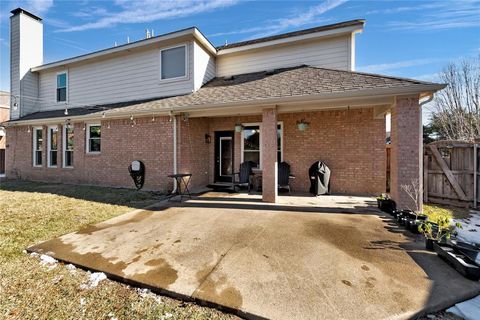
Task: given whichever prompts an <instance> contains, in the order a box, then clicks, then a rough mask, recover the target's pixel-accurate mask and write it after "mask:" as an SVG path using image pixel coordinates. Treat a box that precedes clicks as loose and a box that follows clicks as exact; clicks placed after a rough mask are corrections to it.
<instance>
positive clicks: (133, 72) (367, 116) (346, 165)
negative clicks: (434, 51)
mask: <svg viewBox="0 0 480 320" xmlns="http://www.w3.org/2000/svg"><path fill="white" fill-rule="evenodd" d="M12 14H13V15H12V16H11V44H10V50H11V62H12V65H11V70H12V71H11V76H12V78H11V93H12V95H13V96H15V97H18V99H17V101H18V102H19V105H18V108H16V110H12V113H11V120H10V122H9V123H8V128H7V132H8V136H9V147H8V148H7V177H12V178H14V177H20V178H22V179H33V180H43V181H62V182H69V183H83V184H95V185H106V186H118V187H132V186H133V183H132V181H131V178H130V176H129V174H128V171H127V167H128V165H129V164H130V163H131V161H133V160H141V161H143V162H144V163H145V166H146V180H145V188H147V189H156V190H167V189H168V188H171V185H172V182H171V181H170V179H168V178H167V175H168V174H172V173H174V172H191V173H192V174H193V177H192V179H191V183H192V186H193V187H200V186H205V185H207V184H209V183H213V182H221V181H229V179H230V174H231V173H232V172H233V171H238V167H239V165H240V163H241V162H243V161H245V160H252V161H255V162H256V163H258V166H259V167H260V168H261V170H262V173H263V175H262V176H263V178H262V179H263V180H262V184H263V199H264V201H269V202H275V201H276V197H277V184H276V181H277V180H276V179H277V174H276V169H275V168H276V166H277V163H278V162H279V161H286V162H288V163H289V164H290V165H291V168H292V173H293V174H295V175H296V179H295V180H293V181H292V189H293V190H297V191H308V187H309V176H308V168H309V167H310V165H311V164H312V163H313V162H315V161H317V160H322V161H324V162H325V163H326V164H327V165H328V166H329V167H330V168H331V170H332V179H331V188H332V191H333V192H334V193H350V194H378V193H381V192H385V185H386V167H385V157H386V155H385V154H386V152H385V114H386V113H388V112H391V118H392V120H391V121H392V124H391V137H392V144H391V193H392V196H393V197H394V198H395V199H396V200H397V201H398V202H399V203H400V204H401V205H402V204H406V203H407V202H408V197H407V196H406V195H404V194H402V193H401V192H400V189H401V188H400V186H401V185H402V184H404V183H410V182H411V180H412V179H419V178H420V177H421V170H422V167H421V166H422V157H421V148H422V134H421V124H422V119H421V106H420V104H419V100H420V99H424V98H427V97H430V96H431V95H433V93H434V92H436V91H437V90H440V89H442V88H443V87H444V86H443V85H439V84H434V83H428V82H423V81H417V80H410V79H403V78H395V77H389V76H381V75H374V74H366V73H360V72H355V71H354V69H355V34H356V33H358V32H361V31H363V27H364V20H353V21H347V22H342V23H337V24H333V25H328V26H321V27H316V28H312V29H307V30H301V31H296V32H291V33H286V34H282V35H278V36H271V37H267V38H261V39H255V40H250V41H245V42H239V43H234V44H229V45H224V46H220V47H215V46H213V45H212V44H211V43H210V42H209V40H208V39H207V38H205V36H204V35H203V34H202V33H201V32H200V31H199V30H198V29H197V28H195V27H193V28H188V29H184V30H179V31H176V32H171V33H168V34H163V35H159V36H156V37H151V38H148V39H144V40H140V41H136V42H133V43H128V44H125V45H120V46H116V47H112V48H109V49H105V50H101V51H97V52H93V53H89V54H85V55H81V56H77V57H73V58H69V59H65V60H61V61H57V62H52V63H47V64H43V41H42V33H43V27H42V20H41V19H40V18H38V17H36V16H35V15H33V14H31V13H29V12H27V11H25V10H23V9H20V8H19V9H15V10H13V11H12ZM299 122H300V123H308V127H307V128H306V130H303V131H302V130H300V128H305V126H304V125H301V126H299V125H298V123H299ZM419 180H420V182H421V181H422V179H419Z"/></svg>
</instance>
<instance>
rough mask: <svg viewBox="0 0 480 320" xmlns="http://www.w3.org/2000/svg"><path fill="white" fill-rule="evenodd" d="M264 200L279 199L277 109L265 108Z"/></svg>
mask: <svg viewBox="0 0 480 320" xmlns="http://www.w3.org/2000/svg"><path fill="white" fill-rule="evenodd" d="M261 140H262V141H261V144H262V200H263V201H265V202H272V203H275V202H276V201H277V194H278V190H277V185H278V182H277V181H278V177H277V174H278V173H277V110H276V109H275V108H268V109H263V116H262V137H261Z"/></svg>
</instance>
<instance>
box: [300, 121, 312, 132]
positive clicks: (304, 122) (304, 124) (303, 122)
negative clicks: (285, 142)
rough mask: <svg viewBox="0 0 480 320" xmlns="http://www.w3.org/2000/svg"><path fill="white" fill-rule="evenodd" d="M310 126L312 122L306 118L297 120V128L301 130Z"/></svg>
mask: <svg viewBox="0 0 480 320" xmlns="http://www.w3.org/2000/svg"><path fill="white" fill-rule="evenodd" d="M309 126H310V122H307V121H305V119H302V120H300V121H297V128H298V130H299V131H305V130H307V129H308V127H309Z"/></svg>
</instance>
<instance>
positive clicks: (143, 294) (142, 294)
mask: <svg viewBox="0 0 480 320" xmlns="http://www.w3.org/2000/svg"><path fill="white" fill-rule="evenodd" d="M137 292H138V294H139V295H140V297H142V298H145V297H147V296H148V295H149V294H150V293H151V291H150V290H148V289H140V288H139V289H137Z"/></svg>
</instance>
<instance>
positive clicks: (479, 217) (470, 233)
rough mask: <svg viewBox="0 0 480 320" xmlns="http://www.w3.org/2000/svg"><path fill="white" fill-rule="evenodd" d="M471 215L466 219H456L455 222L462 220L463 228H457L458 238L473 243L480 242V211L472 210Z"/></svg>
mask: <svg viewBox="0 0 480 320" xmlns="http://www.w3.org/2000/svg"><path fill="white" fill-rule="evenodd" d="M471 213H472V214H471V215H470V216H469V217H468V218H465V219H454V220H453V222H454V223H456V222H460V224H461V225H462V229H459V228H457V230H456V231H457V233H458V234H457V238H458V240H460V241H463V242H468V243H471V244H477V243H478V244H480V212H478V211H471Z"/></svg>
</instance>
